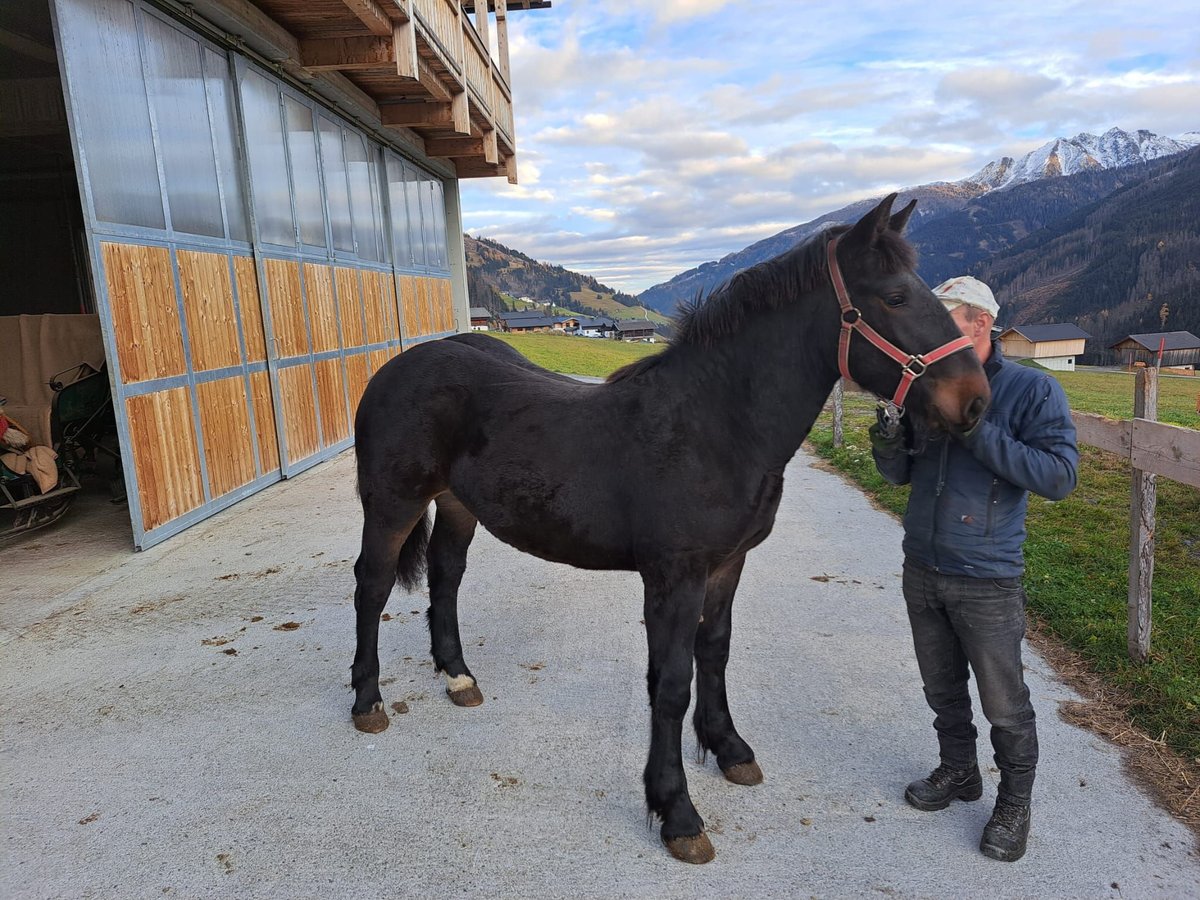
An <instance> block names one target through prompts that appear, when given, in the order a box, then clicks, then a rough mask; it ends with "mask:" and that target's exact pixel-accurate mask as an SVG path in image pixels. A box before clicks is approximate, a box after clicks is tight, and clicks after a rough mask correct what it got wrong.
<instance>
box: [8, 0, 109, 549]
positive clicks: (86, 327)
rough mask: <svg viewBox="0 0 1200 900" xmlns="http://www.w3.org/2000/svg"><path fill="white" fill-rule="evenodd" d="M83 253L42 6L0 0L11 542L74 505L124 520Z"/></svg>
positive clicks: (34, 0)
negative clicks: (46, 451)
mask: <svg viewBox="0 0 1200 900" xmlns="http://www.w3.org/2000/svg"><path fill="white" fill-rule="evenodd" d="M87 253H88V249H87V238H86V235H85V231H84V220H83V212H82V209H81V204H80V195H79V181H78V178H77V177H76V171H75V162H74V158H73V155H72V150H71V140H70V133H69V130H68V126H67V115H66V110H65V107H64V102H63V87H62V82H61V78H60V72H59V66H58V59H57V54H56V51H55V45H54V34H53V27H52V24H51V17H50V9H49V4H48V2H47V0H31V2H27V3H6V4H3V5H0V398H3V403H0V408H2V410H3V415H4V417H5V420H6V421H7V422H9V423H11V427H6V430H5V431H4V434H3V435H0V444H3V446H2V447H0V454H2V455H3V458H4V462H3V464H0V513H2V514H0V535H6V534H7V536H8V537H10V538H12V537H16V536H18V535H19V534H21V533H23V532H25V531H27V530H33V529H34V528H36V527H40V526H41V525H45V524H50V522H53V521H55V520H57V518H59V517H61V516H64V515H66V513H67V512H68V510H71V508H72V507H73V508H74V509H73V515H72V518H76V519H78V518H80V516H81V515H82V514H83V511H84V510H86V509H91V510H93V511H98V512H99V514H100V515H101V516H103V517H108V518H112V519H113V522H114V524H119V523H122V522H124V523H127V522H128V518H127V516H128V513H127V511H125V510H124V509H123V508H120V509H111V510H110V508H111V507H113V504H111V503H110V502H109V501H110V500H113V499H115V500H118V501H120V500H121V499H122V498H123V495H124V487H123V479H122V477H121V470H120V457H119V446H118V441H117V435H116V424H115V421H114V419H113V415H112V401H111V397H110V391H109V386H108V376H107V373H106V372H105V371H104V362H105V356H104V343H103V340H102V337H101V331H100V320H99V316H98V315H97V308H96V301H95V297H94V292H93V288H92V284H91V276H90V269H89V266H88V262H87ZM52 385H53V387H52ZM0 427H5V426H0ZM23 435H27V437H23ZM22 445H24V446H22ZM36 447H49V448H52V449H54V450H55V451H56V452H57V453H58V457H59V458H58V459H57V460H53V461H50V460H49V458H48V457H47V456H46V455H45V454H44V452H42V453H39V452H37V451H35V450H34V449H33V448H36ZM68 463H69V465H68ZM52 481H53V483H51V482H52ZM122 527H124V528H127V525H123V526H122ZM10 531H11V532H12V534H8V532H10Z"/></svg>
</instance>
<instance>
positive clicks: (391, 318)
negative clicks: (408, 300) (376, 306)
mask: <svg viewBox="0 0 1200 900" xmlns="http://www.w3.org/2000/svg"><path fill="white" fill-rule="evenodd" d="M379 293H380V297H381V298H382V302H383V309H384V313H385V314H386V316H387V338H388V340H389V341H398V340H400V315H399V311H398V310H397V309H396V279H395V278H393V277H392V276H391V275H389V274H387V273H381V274H380V275H379Z"/></svg>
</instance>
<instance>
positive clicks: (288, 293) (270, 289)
mask: <svg viewBox="0 0 1200 900" xmlns="http://www.w3.org/2000/svg"><path fill="white" fill-rule="evenodd" d="M263 269H264V271H265V274H266V279H267V297H268V298H269V300H270V303H271V327H272V329H273V331H274V336H275V340H276V341H278V344H277V347H278V353H279V355H280V356H281V357H285V358H286V357H289V356H302V355H304V354H306V353H308V335H307V334H306V333H305V327H304V301H303V299H302V297H301V294H300V265H299V264H298V263H296V262H293V261H292V260H287V259H267V260H264V261H263Z"/></svg>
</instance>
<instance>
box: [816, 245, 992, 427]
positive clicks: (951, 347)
mask: <svg viewBox="0 0 1200 900" xmlns="http://www.w3.org/2000/svg"><path fill="white" fill-rule="evenodd" d="M840 237H841V235H838V237H835V238H833V240H831V241H830V242H829V243H828V245H826V251H825V252H826V257H827V258H828V260H829V280H830V281H832V282H833V292H834V293H835V294H837V300H838V305H839V306H841V308H842V333H841V337H840V338H839V339H838V368H839V369H840V370H841V372H842V377H843V378H845V379H846V380H847V381H853V380H854V379H853V378H851V377H850V335H851V334H852V333H854V332H855V331H857V332H859V333H860V334H861V335H862V336H863V337H865V338H866V339H867V340H868V341H869V342H870V343H871V344H872V345H874V346H875V348H876V349H878V350H881V351H883V352H884V353H886V354H887V355H888V356H889V357H891V358H892V359H893V360H895V361H896V362H897V363H899V365H900V369H901V371H902V373H903V374H902V375H901V376H900V383H899V384H898V385H896V394H895V396H893V397H892V401H891V402H892V405H893V406H896V407H898V408H899V409H900V410H901V411H903V410H904V398H905V397H907V396H908V389H909V388H910V387H912V384H913V382H914V381H916V380H917V379H918V378H920V377H921V376H922V375H924V374H925V373H926V372H927V371H929V367H930V366H932V365H933V364H934V363H935V362H938V361H939V360H943V359H945V358H946V357H947V356H950V355H951V354H953V353H957V352H958V351H960V350H967V349H969V348H970V347H973V346H974V344H972V342H971V339H970V338H969V337H967V336H966V335H963V336H962V337H960V338H955V339H954V340H952V341H948V342H946V343H945V344H942V346H940V347H938V348H937V349H936V350H931V351H929V352H928V353H918V354H915V355H914V354H911V353H905V352H904V351H903V350H901V349H900V348H899V347H897V346H896V345H895V344H893V343H892V342H891V341H889V340H888V339H887V338H885V337H884V336H883V335H881V334H880V333H879V332H878V331H876V330H875V329H874V328H872V327H871V326H870V325H868V324H867V323H866V322H865V321H864V320H863V317H862V312H860V311H859V309H858V308H857V307H856V306H854V304H853V303H851V302H850V295H849V293H847V291H846V282H845V280H844V279H843V278H842V270H841V269H839V268H838V262H837V244H838V240H839V239H840Z"/></svg>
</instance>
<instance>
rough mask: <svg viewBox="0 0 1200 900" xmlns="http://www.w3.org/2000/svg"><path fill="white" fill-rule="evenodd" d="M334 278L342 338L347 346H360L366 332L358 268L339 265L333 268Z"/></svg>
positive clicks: (365, 338)
mask: <svg viewBox="0 0 1200 900" xmlns="http://www.w3.org/2000/svg"><path fill="white" fill-rule="evenodd" d="M334 278H335V279H336V280H337V298H338V312H339V313H340V314H341V317H342V340H343V341H344V343H345V346H347V347H361V346H362V345H363V344H365V343H366V342H367V333H366V331H365V329H364V327H363V311H362V291H361V290H360V288H359V283H358V270H357V269H346V268H342V267H340V266H339V267H338V268H336V269H334Z"/></svg>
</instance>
